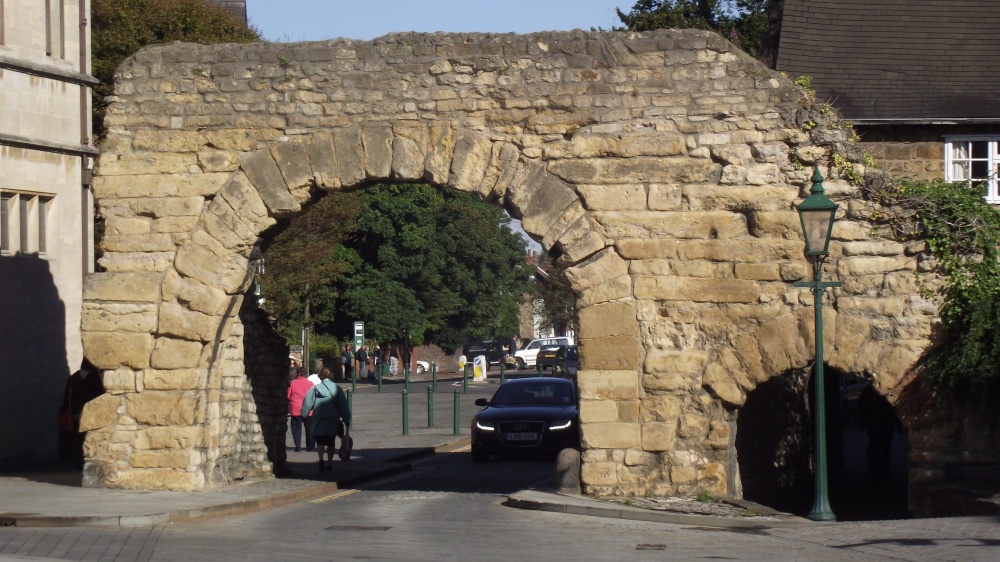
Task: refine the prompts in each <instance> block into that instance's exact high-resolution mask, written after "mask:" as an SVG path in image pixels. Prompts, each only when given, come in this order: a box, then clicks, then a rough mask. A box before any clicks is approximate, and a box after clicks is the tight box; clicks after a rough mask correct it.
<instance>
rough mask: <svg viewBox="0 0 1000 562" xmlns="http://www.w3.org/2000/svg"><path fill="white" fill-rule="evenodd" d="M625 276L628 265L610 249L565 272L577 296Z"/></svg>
mask: <svg viewBox="0 0 1000 562" xmlns="http://www.w3.org/2000/svg"><path fill="white" fill-rule="evenodd" d="M627 275H628V263H627V262H626V261H625V260H623V259H621V258H620V257H619V256H618V254H616V253H615V251H614V250H612V249H610V248H609V249H607V250H603V251H601V252H598V253H597V254H595V255H594V256H593V257H591V258H589V259H588V260H587V261H585V262H583V263H579V264H577V265H575V266H573V267H570V268H568V269H567V270H566V279H567V280H568V281H569V283H570V286H571V287H572V288H573V290H574V291H576V293H577V294H585V293H586V292H587V291H588V290H589V289H592V288H594V287H596V286H598V285H600V284H601V283H605V282H607V281H608V280H611V279H616V278H618V277H621V276H627ZM630 295H631V291H629V296H630ZM622 296H626V295H622Z"/></svg>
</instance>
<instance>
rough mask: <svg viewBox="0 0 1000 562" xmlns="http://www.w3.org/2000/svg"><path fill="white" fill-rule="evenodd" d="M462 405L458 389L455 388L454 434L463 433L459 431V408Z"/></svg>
mask: <svg viewBox="0 0 1000 562" xmlns="http://www.w3.org/2000/svg"><path fill="white" fill-rule="evenodd" d="M460 407H461V404H460V403H459V394H458V389H457V388H456V389H455V430H454V432H453V435H459V434H460V433H461V431H459V428H458V418H459V408H460Z"/></svg>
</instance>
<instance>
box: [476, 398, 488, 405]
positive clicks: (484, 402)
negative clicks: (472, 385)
mask: <svg viewBox="0 0 1000 562" xmlns="http://www.w3.org/2000/svg"><path fill="white" fill-rule="evenodd" d="M489 405H490V401H489V400H487V399H485V398H476V406H489Z"/></svg>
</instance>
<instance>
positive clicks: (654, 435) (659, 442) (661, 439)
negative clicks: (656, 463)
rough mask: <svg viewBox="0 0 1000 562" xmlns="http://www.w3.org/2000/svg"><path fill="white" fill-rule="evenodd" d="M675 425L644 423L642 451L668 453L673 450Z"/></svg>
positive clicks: (675, 433)
mask: <svg viewBox="0 0 1000 562" xmlns="http://www.w3.org/2000/svg"><path fill="white" fill-rule="evenodd" d="M676 435H677V423H676V422H674V423H654V422H650V423H646V424H643V425H642V450H643V451H655V452H660V451H669V450H671V449H673V445H674V439H675V437H676Z"/></svg>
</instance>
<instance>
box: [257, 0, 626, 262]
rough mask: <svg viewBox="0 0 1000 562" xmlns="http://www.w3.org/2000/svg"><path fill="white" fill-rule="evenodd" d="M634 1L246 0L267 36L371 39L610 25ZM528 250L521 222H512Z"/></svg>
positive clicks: (279, 38)
mask: <svg viewBox="0 0 1000 562" xmlns="http://www.w3.org/2000/svg"><path fill="white" fill-rule="evenodd" d="M634 5H635V0H490V1H484V0H247V17H248V18H249V20H250V24H251V25H253V26H254V27H256V28H257V29H258V30H259V31H260V32H261V34H262V35H263V36H264V39H265V40H267V41H279V42H297V41H322V40H325V39H336V38H338V37H347V38H350V39H361V40H370V39H374V38H376V37H381V36H382V35H385V34H387V33H393V32H400V31H420V32H427V33H433V32H435V31H445V32H463V31H464V32H491V33H508V32H514V33H532V32H535V31H569V30H571V29H583V30H589V29H591V28H602V29H611V28H612V27H615V26H621V25H622V22H621V19H619V18H618V15H617V13H616V11H615V9H616V8H618V9H621V11H622V12H628V11H629V10H630V9H631V8H632V6H634ZM511 226H512V227H513V228H514V230H515V231H517V232H519V233H520V234H521V235H522V236H523V237H524V238H525V240H526V242H527V245H528V247H529V249H532V250H535V251H539V250H540V249H541V246H540V245H539V244H538V243H536V242H534V241H532V240H530V239H528V236H527V234H525V233H524V230H523V229H521V228H520V226H521V225H520V221H517V220H515V221H512V225H511Z"/></svg>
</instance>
